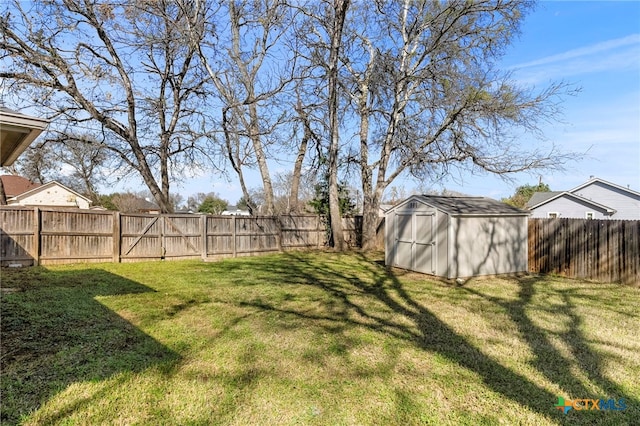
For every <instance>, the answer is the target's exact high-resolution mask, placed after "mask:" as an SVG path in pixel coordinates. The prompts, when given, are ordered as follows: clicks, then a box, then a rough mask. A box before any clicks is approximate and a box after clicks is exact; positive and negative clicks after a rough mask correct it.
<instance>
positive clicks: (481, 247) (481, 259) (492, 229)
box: [449, 217, 527, 278]
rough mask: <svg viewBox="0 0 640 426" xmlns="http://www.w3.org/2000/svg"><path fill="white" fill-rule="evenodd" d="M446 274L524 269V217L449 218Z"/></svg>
mask: <svg viewBox="0 0 640 426" xmlns="http://www.w3.org/2000/svg"><path fill="white" fill-rule="evenodd" d="M453 220H454V222H455V226H453V228H452V231H453V232H452V237H453V240H452V241H451V245H450V247H451V249H452V251H453V259H454V261H452V262H451V266H452V268H451V269H450V270H449V278H456V277H471V276H476V275H494V274H509V273H517V272H524V271H526V270H527V221H526V218H523V217H457V218H453Z"/></svg>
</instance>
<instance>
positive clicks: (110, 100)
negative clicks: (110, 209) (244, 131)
mask: <svg viewBox="0 0 640 426" xmlns="http://www.w3.org/2000/svg"><path fill="white" fill-rule="evenodd" d="M27 5H28V6H27ZM23 6H25V7H28V9H25V8H23ZM188 19H189V17H188V16H187V15H186V14H185V12H184V10H183V9H181V8H179V7H177V6H176V5H175V4H173V2H165V1H153V2H147V1H142V0H140V1H109V2H98V1H74V0H67V1H64V2H44V1H36V2H33V3H22V2H20V1H19V0H16V1H14V2H11V3H9V4H8V5H7V6H6V7H5V10H4V11H3V12H2V16H1V17H0V31H1V33H2V36H1V38H0V51H1V52H2V53H1V55H2V56H1V58H2V61H3V63H4V64H7V66H6V67H5V68H3V70H2V71H1V72H0V78H3V79H4V80H6V81H9V82H10V84H11V87H12V88H13V89H15V92H14V93H18V90H19V91H20V92H21V96H22V95H24V93H28V96H29V98H30V100H31V101H33V102H35V103H36V105H37V107H39V108H40V110H41V112H42V113H43V114H45V115H47V116H48V117H50V118H55V123H56V124H57V125H59V126H64V127H69V128H79V129H84V130H86V131H92V132H94V134H95V135H98V136H97V137H98V138H99V142H100V143H101V144H102V145H103V146H104V147H105V148H106V149H107V150H109V151H111V152H112V154H113V155H114V156H115V157H117V158H118V160H119V162H120V163H121V165H122V166H123V167H125V168H129V169H132V170H135V171H136V172H137V173H138V174H139V175H140V177H141V178H142V180H143V181H144V182H145V184H146V185H147V187H148V188H149V190H150V191H151V193H152V194H153V197H154V198H155V200H156V202H157V203H158V205H159V206H160V208H161V209H162V210H163V211H170V210H171V203H170V196H169V188H170V179H171V177H172V175H173V176H179V175H180V173H181V172H182V170H183V169H182V167H183V166H184V165H185V162H186V163H187V164H189V163H192V162H193V161H195V160H196V159H197V154H198V152H199V148H200V147H199V146H198V143H199V141H200V137H199V135H200V134H201V133H200V132H199V131H200V130H201V129H202V128H203V127H204V116H203V114H202V110H203V108H201V106H202V101H203V99H204V84H205V82H206V78H205V75H204V73H202V72H201V69H200V68H199V67H198V66H197V65H198V60H197V55H196V52H195V49H194V48H193V47H192V43H190V42H189V38H188V37H187V36H186V35H185V34H184V31H183V30H184V28H186V26H187V25H186V21H187V20H188Z"/></svg>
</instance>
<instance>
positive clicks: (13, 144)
mask: <svg viewBox="0 0 640 426" xmlns="http://www.w3.org/2000/svg"><path fill="white" fill-rule="evenodd" d="M47 124H49V121H48V120H45V119H43V118H36V117H30V116H28V115H25V114H21V113H19V112H17V111H13V110H11V109H9V108H5V107H0V166H2V167H4V166H10V165H11V164H13V162H14V161H16V159H17V158H18V157H19V156H20V154H22V152H23V151H24V150H25V149H27V147H28V146H29V145H30V144H31V142H33V140H34V139H35V138H37V137H38V135H40V133H42V131H43V130H44V129H45V128H46V127H47Z"/></svg>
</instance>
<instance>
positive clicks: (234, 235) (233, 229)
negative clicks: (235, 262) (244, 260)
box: [231, 215, 238, 257]
mask: <svg viewBox="0 0 640 426" xmlns="http://www.w3.org/2000/svg"><path fill="white" fill-rule="evenodd" d="M231 217H232V218H233V219H232V220H231V234H232V237H231V239H232V245H233V257H237V256H238V252H237V246H238V244H237V242H236V226H237V225H236V223H237V221H236V215H231Z"/></svg>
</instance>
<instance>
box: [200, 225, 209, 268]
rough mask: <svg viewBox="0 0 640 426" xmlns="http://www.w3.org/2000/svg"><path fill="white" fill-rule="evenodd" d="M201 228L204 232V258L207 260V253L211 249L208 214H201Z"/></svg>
mask: <svg viewBox="0 0 640 426" xmlns="http://www.w3.org/2000/svg"><path fill="white" fill-rule="evenodd" d="M200 228H201V233H202V260H207V253H208V252H209V249H208V247H207V215H206V214H203V215H201V216H200Z"/></svg>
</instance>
